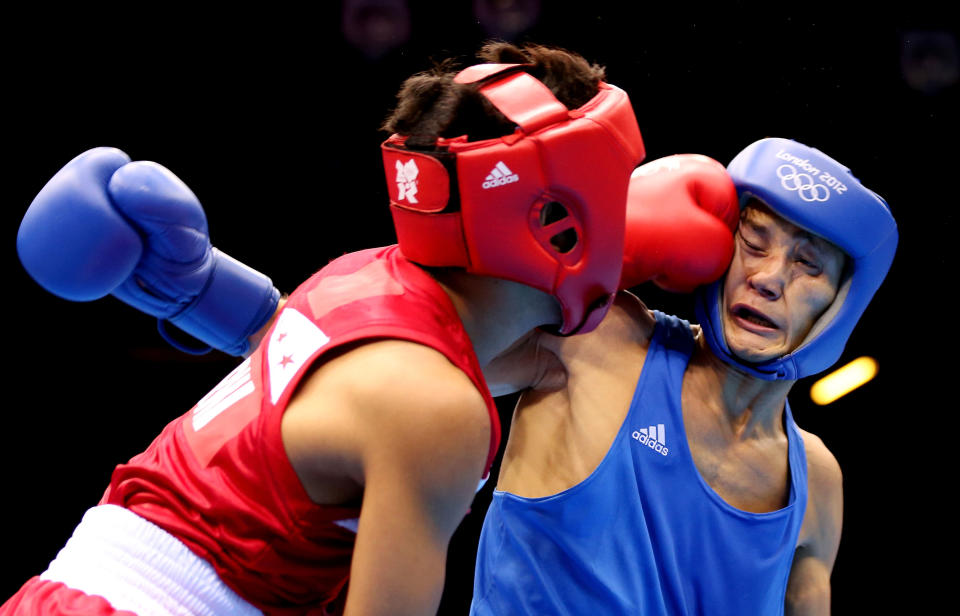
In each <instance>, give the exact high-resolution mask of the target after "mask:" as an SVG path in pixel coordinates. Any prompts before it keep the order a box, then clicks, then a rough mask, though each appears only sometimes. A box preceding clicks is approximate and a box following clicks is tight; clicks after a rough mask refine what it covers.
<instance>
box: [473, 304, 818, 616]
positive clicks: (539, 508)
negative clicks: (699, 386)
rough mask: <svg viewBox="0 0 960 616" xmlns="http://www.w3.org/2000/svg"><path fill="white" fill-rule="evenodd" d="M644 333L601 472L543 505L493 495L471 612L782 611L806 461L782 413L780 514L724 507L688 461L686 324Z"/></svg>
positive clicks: (750, 615)
mask: <svg viewBox="0 0 960 616" xmlns="http://www.w3.org/2000/svg"><path fill="white" fill-rule="evenodd" d="M656 316H657V326H656V329H655V331H654V336H653V340H652V341H651V343H650V348H649V350H648V353H647V358H646V362H645V364H644V366H643V370H642V372H641V374H640V379H639V380H638V382H637V388H636V390H635V392H634V395H633V401H632V402H631V404H630V410H629V411H628V413H627V417H626V419H625V420H624V422H623V425H622V426H621V427H620V431H619V432H618V434H617V436H616V438H614V441H613V445H612V446H611V447H610V450H609V451H608V452H607V454H606V457H604V459H603V461H602V462H601V463H600V465H599V466H598V467H597V468H596V469H595V470H594V471H593V473H592V474H591V475H590V476H589V477H587V478H586V479H585V480H584V481H583V482H581V483H580V484H578V485H576V486H574V487H572V488H570V489H568V490H565V491H563V492H561V493H559V494H555V495H553V496H547V497H543V498H521V497H518V496H515V495H513V494H508V493H506V492H500V491H496V492H494V496H493V502H492V503H491V505H490V509H489V510H488V512H487V517H486V520H485V521H484V524H483V532H482V533H481V536H480V547H479V552H478V554H477V569H476V577H475V579H474V599H473V605H472V607H471V612H470V613H471V614H474V615H476V616H488V615H489V616H506V615H510V614H530V615H537V616H549V615H552V614H563V615H570V616H601V615H602V616H610V615H614V614H632V615H633V614H642V615H644V616H650V615H664V616H667V615H669V616H675V615H691V616H692V615H710V616H719V615H725V614H729V615H730V616H768V615H771V614H782V613H783V600H784V593H785V591H786V585H787V577H788V576H789V573H790V566H791V563H792V562H793V555H794V550H795V549H796V544H797V536H798V534H799V532H800V524H801V522H802V520H803V514H804V511H805V509H806V504H807V460H806V453H805V451H804V445H803V438H802V437H801V435H800V432H799V429H798V428H797V426H796V424H795V423H794V421H793V416H792V414H791V413H790V407H789V404H788V405H787V408H786V422H785V425H786V430H787V438H788V447H789V464H790V479H791V481H790V499H789V503H788V505H787V506H786V507H785V508H783V509H780V510H778V511H773V512H770V513H749V512H746V511H742V510H740V509H736V508H734V507H731V506H730V505H729V504H727V503H726V502H725V501H724V500H723V499H721V498H720V496H719V495H718V494H717V493H716V492H714V491H713V489H712V488H711V487H710V486H709V485H708V484H707V483H706V482H705V481H704V480H703V478H702V477H701V476H700V474H699V472H698V471H697V469H696V467H695V466H694V462H693V458H692V456H691V454H690V449H689V447H688V445H687V437H686V433H685V432H684V427H683V415H682V413H681V408H680V388H681V385H682V382H683V375H684V371H685V370H686V367H687V363H688V362H689V360H690V355H691V353H692V352H693V348H694V339H693V334H692V332H691V330H690V326H689V324H688V323H687V322H686V321H682V320H681V319H678V318H676V317H671V316H666V315H663V314H661V313H656Z"/></svg>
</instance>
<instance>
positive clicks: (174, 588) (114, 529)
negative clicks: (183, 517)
mask: <svg viewBox="0 0 960 616" xmlns="http://www.w3.org/2000/svg"><path fill="white" fill-rule="evenodd" d="M40 577H41V578H42V579H44V580H50V581H52V582H63V583H64V584H66V585H67V586H69V587H70V588H74V589H76V590H80V591H83V592H85V593H87V594H88V595H99V596H101V597H103V598H105V599H106V600H107V601H109V602H110V605H112V606H113V607H114V608H116V609H118V610H129V611H131V612H135V613H137V614H138V615H139V616H170V615H172V614H178V615H182V614H190V615H194V614H195V615H197V616H226V615H231V616H233V615H236V616H254V615H259V614H261V612H260V611H259V610H258V609H257V608H255V607H253V606H252V605H250V604H249V603H247V602H246V601H244V600H243V599H242V598H241V597H240V596H239V595H238V594H237V593H235V592H234V591H233V590H232V589H231V588H230V587H229V586H227V585H226V584H224V583H223V582H222V581H221V580H220V578H219V576H217V572H216V571H215V570H214V568H213V566H211V565H210V563H208V562H206V561H205V560H203V559H202V558H200V557H198V556H197V555H196V554H194V553H193V552H191V551H190V549H189V548H188V547H187V546H185V545H184V544H183V543H181V542H180V541H179V540H178V539H177V538H176V537H174V536H173V535H171V534H170V533H168V532H166V531H165V530H163V529H162V528H160V527H159V526H156V525H154V524H152V523H150V522H148V521H147V520H145V519H143V518H141V517H140V516H138V515H137V514H135V513H133V512H131V511H128V510H126V509H124V508H123V507H118V506H116V505H101V506H98V507H94V508H92V509H90V510H88V511H87V513H86V514H84V516H83V520H82V521H81V522H80V524H79V525H78V526H77V528H76V530H74V531H73V536H72V537H70V540H69V541H67V545H66V546H64V548H63V549H62V550H60V553H59V554H57V557H56V559H54V561H53V562H52V563H50V566H49V567H48V568H47V570H46V571H44V572H43V574H41V576H40Z"/></svg>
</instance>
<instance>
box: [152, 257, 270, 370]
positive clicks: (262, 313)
mask: <svg viewBox="0 0 960 616" xmlns="http://www.w3.org/2000/svg"><path fill="white" fill-rule="evenodd" d="M279 302H280V292H279V291H278V290H277V289H276V287H274V286H273V282H272V281H271V280H270V279H269V278H267V277H266V276H264V275H263V274H261V273H260V272H258V271H256V270H254V269H251V268H250V267H247V266H246V265H244V264H243V263H240V262H239V261H237V260H236V259H234V258H233V257H231V256H229V255H227V254H225V253H223V252H220V251H219V250H217V249H216V248H214V249H213V273H212V274H211V276H210V279H209V281H208V283H207V286H206V288H204V290H203V291H202V292H201V293H200V295H199V296H198V297H197V299H196V301H194V302H193V303H191V304H190V306H188V307H187V308H186V309H184V310H183V311H182V312H180V313H179V314H177V315H174V316H173V317H170V319H169V320H170V322H171V323H173V324H174V325H176V326H177V327H178V328H179V329H181V330H183V331H184V332H186V333H188V334H190V335H191V336H193V337H194V338H196V339H198V340H200V341H202V342H204V343H206V344H208V345H210V346H211V347H213V348H215V349H220V350H221V351H223V352H224V353H228V354H230V355H244V354H246V353H247V351H249V350H250V343H249V341H248V338H250V336H252V335H253V334H255V333H256V332H257V331H258V330H259V329H260V328H261V327H263V326H264V325H265V324H266V323H267V321H269V320H270V318H271V317H272V316H273V313H274V312H275V311H276V309H277V305H278V304H279ZM161 331H162V330H161ZM165 337H166V336H165ZM168 340H169V339H168Z"/></svg>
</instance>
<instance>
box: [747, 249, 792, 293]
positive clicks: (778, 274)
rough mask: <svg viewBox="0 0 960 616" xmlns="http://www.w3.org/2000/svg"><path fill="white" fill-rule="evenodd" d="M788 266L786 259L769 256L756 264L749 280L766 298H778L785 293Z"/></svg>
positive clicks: (751, 285) (752, 286)
mask: <svg viewBox="0 0 960 616" xmlns="http://www.w3.org/2000/svg"><path fill="white" fill-rule="evenodd" d="M786 279H787V266H786V262H785V260H784V259H779V258H776V257H774V256H769V257H767V258H766V259H763V260H762V261H761V262H760V263H758V264H756V267H755V268H754V270H753V272H751V273H750V276H749V277H748V279H747V281H748V283H749V284H750V287H751V288H752V289H754V290H756V291H757V293H759V294H760V295H761V296H763V297H764V299H769V300H776V299H779V298H780V296H781V295H783V288H784V286H785V285H786Z"/></svg>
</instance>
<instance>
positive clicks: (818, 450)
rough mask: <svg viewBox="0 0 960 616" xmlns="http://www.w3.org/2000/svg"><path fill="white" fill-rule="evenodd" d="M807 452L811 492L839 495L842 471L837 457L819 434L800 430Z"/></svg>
mask: <svg viewBox="0 0 960 616" xmlns="http://www.w3.org/2000/svg"><path fill="white" fill-rule="evenodd" d="M800 434H801V436H803V445H804V450H805V451H806V454H807V482H808V484H810V490H811V493H814V494H815V495H816V496H818V497H834V496H840V493H841V491H842V488H843V473H842V472H841V470H840V463H839V462H837V458H836V457H835V456H834V455H833V453H831V451H830V450H829V449H828V448H827V446H826V445H825V444H824V442H823V440H821V439H820V437H819V436H817V435H816V434H813V433H811V432H807V431H806V430H802V429H801V430H800Z"/></svg>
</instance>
